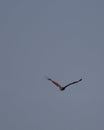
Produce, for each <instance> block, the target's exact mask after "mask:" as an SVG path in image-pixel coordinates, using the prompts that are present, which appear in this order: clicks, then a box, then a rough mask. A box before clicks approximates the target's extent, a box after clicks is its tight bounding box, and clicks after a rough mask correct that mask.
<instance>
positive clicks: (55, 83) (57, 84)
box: [47, 78, 62, 88]
mask: <svg viewBox="0 0 104 130" xmlns="http://www.w3.org/2000/svg"><path fill="white" fill-rule="evenodd" d="M47 79H48V80H49V81H51V82H52V83H53V84H54V85H56V86H57V87H59V88H61V87H62V86H61V85H60V84H59V83H57V82H56V81H54V80H52V79H50V78H47Z"/></svg>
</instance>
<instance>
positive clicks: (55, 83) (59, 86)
mask: <svg viewBox="0 0 104 130" xmlns="http://www.w3.org/2000/svg"><path fill="white" fill-rule="evenodd" d="M47 79H48V80H49V81H51V82H52V83H53V84H54V85H56V86H57V87H58V88H59V89H60V90H61V91H64V90H65V89H66V88H67V87H68V86H70V85H72V84H76V83H78V82H80V81H82V79H80V80H77V81H74V82H71V83H69V84H67V85H66V86H64V87H63V86H61V85H60V84H59V83H57V82H56V81H54V80H52V79H50V78H47Z"/></svg>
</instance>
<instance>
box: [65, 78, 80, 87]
mask: <svg viewBox="0 0 104 130" xmlns="http://www.w3.org/2000/svg"><path fill="white" fill-rule="evenodd" d="M80 81H82V79H80V80H77V81H74V82H72V83H69V84H68V85H66V86H65V87H64V88H66V87H68V86H70V85H72V84H76V83H78V82H80Z"/></svg>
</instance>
